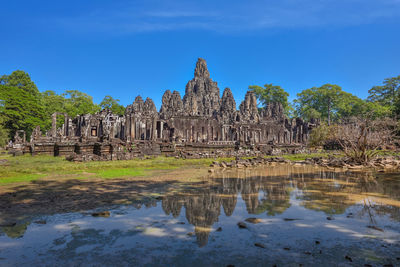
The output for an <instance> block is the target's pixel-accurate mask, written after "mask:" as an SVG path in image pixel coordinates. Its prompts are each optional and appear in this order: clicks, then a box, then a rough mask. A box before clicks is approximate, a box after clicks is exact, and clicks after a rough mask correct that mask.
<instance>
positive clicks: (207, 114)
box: [10, 59, 315, 160]
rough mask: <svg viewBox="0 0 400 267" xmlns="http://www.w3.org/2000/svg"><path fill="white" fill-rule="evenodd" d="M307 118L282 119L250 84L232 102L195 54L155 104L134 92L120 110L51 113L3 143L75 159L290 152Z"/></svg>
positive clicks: (304, 134)
mask: <svg viewBox="0 0 400 267" xmlns="http://www.w3.org/2000/svg"><path fill="white" fill-rule="evenodd" d="M58 116H63V117H64V124H63V125H62V127H61V128H58V129H57V127H56V123H57V117H58ZM314 126H315V123H314V122H311V123H310V122H304V121H303V120H302V119H299V118H297V119H292V120H289V119H288V118H287V117H286V116H285V115H284V110H283V107H282V105H281V104H280V103H272V104H270V105H268V106H267V107H266V108H261V109H259V108H258V107H257V99H256V96H255V94H254V93H253V92H252V91H248V92H247V93H246V95H245V98H244V100H243V101H242V103H241V104H240V106H239V110H237V109H236V103H235V99H234V97H233V94H232V92H231V90H230V89H229V88H225V90H224V91H223V93H222V97H220V90H219V88H218V85H217V83H216V82H214V81H213V80H212V79H211V78H210V74H209V72H208V69H207V64H206V61H205V60H204V59H199V60H198V61H197V63H196V68H195V72H194V78H193V79H192V80H191V81H189V82H188V83H187V85H186V89H185V95H184V96H183V98H182V97H181V96H180V94H179V92H177V91H174V92H172V93H171V91H169V90H167V91H166V92H165V93H164V95H163V97H162V106H161V109H160V111H159V112H158V111H157V109H156V106H155V105H154V102H153V101H152V100H151V99H150V98H147V99H146V100H145V101H143V99H142V98H141V97H140V96H138V97H136V99H135V101H134V102H133V103H132V104H131V105H129V106H127V108H126V110H125V114H124V116H118V115H114V114H112V113H111V112H110V111H108V110H103V111H101V112H99V113H97V114H93V115H92V114H86V115H80V116H77V117H76V118H73V119H72V118H69V117H68V115H67V114H62V113H55V114H53V116H52V129H51V130H50V131H48V132H46V133H45V135H43V134H42V132H41V131H40V128H39V127H36V128H35V129H34V131H33V133H32V136H31V139H30V141H29V142H27V141H26V140H25V135H24V136H23V137H21V133H20V131H19V132H17V134H16V137H15V143H14V144H13V145H12V147H10V149H11V151H13V153H15V154H21V153H31V154H33V155H35V154H47V155H55V156H58V155H60V156H70V158H71V159H74V160H92V159H93V160H101V159H102V160H112V159H130V158H133V157H136V156H143V155H159V154H166V155H174V156H183V157H208V156H242V155H256V154H271V153H276V152H277V151H278V152H279V151H283V152H289V153H294V152H296V151H297V150H301V149H302V147H303V146H304V145H305V144H306V142H307V140H308V136H309V133H310V130H311V129H312V128H313V127H314Z"/></svg>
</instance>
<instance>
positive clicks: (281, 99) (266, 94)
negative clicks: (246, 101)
mask: <svg viewBox="0 0 400 267" xmlns="http://www.w3.org/2000/svg"><path fill="white" fill-rule="evenodd" d="M249 89H250V90H252V91H253V92H254V93H255V94H256V96H257V99H258V100H259V101H260V102H261V103H262V105H263V106H264V107H266V106H268V104H270V103H273V102H278V103H281V104H282V106H283V109H284V110H285V113H286V114H289V112H290V111H291V106H290V104H289V101H288V96H289V94H288V93H287V92H286V91H285V90H284V89H283V88H282V87H280V86H279V85H273V84H272V83H270V84H265V85H264V87H261V86H258V85H250V86H249Z"/></svg>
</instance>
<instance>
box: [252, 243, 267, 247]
mask: <svg viewBox="0 0 400 267" xmlns="http://www.w3.org/2000/svg"><path fill="white" fill-rule="evenodd" d="M254 246H256V247H259V248H265V246H264V245H263V244H261V243H254Z"/></svg>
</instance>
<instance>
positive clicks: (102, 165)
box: [0, 155, 232, 185]
mask: <svg viewBox="0 0 400 267" xmlns="http://www.w3.org/2000/svg"><path fill="white" fill-rule="evenodd" d="M0 159H6V160H7V163H6V164H2V165H0V184H1V185H4V184H10V183H17V182H29V181H33V180H36V179H41V178H46V177H60V176H64V177H71V178H76V179H85V178H89V177H94V178H104V179H112V178H123V177H137V176H148V175H151V172H152V171H155V170H174V169H178V168H187V167H195V168H196V167H197V168H200V167H207V166H208V165H210V164H211V163H212V162H213V161H214V160H215V159H176V158H173V157H155V158H149V159H144V160H142V159H132V160H120V161H91V162H69V161H67V160H65V159H64V158H63V157H53V156H44V155H41V156H30V155H24V156H19V157H12V156H9V155H2V156H0ZM222 160H232V158H220V159H217V161H222Z"/></svg>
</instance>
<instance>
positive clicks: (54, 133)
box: [51, 113, 57, 137]
mask: <svg viewBox="0 0 400 267" xmlns="http://www.w3.org/2000/svg"><path fill="white" fill-rule="evenodd" d="M51 136H53V137H56V136H57V113H53V114H52V115H51Z"/></svg>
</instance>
